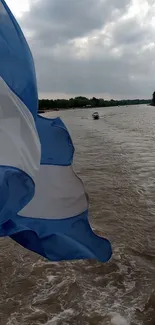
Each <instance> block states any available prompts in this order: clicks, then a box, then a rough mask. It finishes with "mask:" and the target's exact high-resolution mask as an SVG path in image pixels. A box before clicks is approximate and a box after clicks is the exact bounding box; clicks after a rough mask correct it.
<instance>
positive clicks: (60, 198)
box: [19, 165, 88, 219]
mask: <svg viewBox="0 0 155 325" xmlns="http://www.w3.org/2000/svg"><path fill="white" fill-rule="evenodd" d="M35 185H36V188H35V196H34V198H33V199H32V201H31V202H30V203H29V204H28V205H27V206H26V207H25V208H24V209H23V210H22V211H21V212H20V213H19V214H20V215H21V216H24V217H33V218H47V219H61V218H69V217H73V216H77V215H79V214H81V213H82V212H84V211H85V210H87V208H88V202H87V197H86V194H85V191H84V187H83V184H82V182H81V180H80V179H79V178H78V177H77V176H76V175H75V173H74V171H73V169H72V166H54V165H50V166H48V165H41V167H40V171H39V173H38V175H37V178H36V183H35Z"/></svg>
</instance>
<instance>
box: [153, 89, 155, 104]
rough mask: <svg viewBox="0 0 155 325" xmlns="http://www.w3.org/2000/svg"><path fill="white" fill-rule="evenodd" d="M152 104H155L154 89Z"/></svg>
mask: <svg viewBox="0 0 155 325" xmlns="http://www.w3.org/2000/svg"><path fill="white" fill-rule="evenodd" d="M152 105H153V106H155V91H154V93H153V95H152Z"/></svg>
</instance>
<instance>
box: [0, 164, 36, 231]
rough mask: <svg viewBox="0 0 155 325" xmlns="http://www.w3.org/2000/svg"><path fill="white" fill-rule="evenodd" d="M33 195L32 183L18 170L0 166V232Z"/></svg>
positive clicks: (29, 178)
mask: <svg viewBox="0 0 155 325" xmlns="http://www.w3.org/2000/svg"><path fill="white" fill-rule="evenodd" d="M33 195H34V182H33V180H32V179H31V177H29V176H28V175H27V174H26V173H24V172H23V171H21V170H20V169H17V168H14V167H9V166H0V231H2V228H1V227H2V224H5V223H6V222H7V221H8V220H10V219H11V218H14V216H15V215H16V214H17V213H18V212H19V211H20V210H21V209H23V208H24V207H25V205H27V203H28V202H29V201H30V200H31V199H32V197H33Z"/></svg>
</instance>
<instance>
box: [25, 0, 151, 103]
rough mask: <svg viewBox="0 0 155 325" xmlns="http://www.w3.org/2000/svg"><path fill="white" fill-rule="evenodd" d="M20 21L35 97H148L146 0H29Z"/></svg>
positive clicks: (148, 12)
mask: <svg viewBox="0 0 155 325" xmlns="http://www.w3.org/2000/svg"><path fill="white" fill-rule="evenodd" d="M20 24H21V26H22V28H23V29H24V32H25V34H26V36H27V39H28V42H29V44H30V47H31V49H32V52H33V55H34V59H35V64H36V71H37V78H38V87H39V93H40V97H48V98H50V97H51V98H52V97H70V96H77V95H86V96H89V97H90V96H97V97H103V98H104V97H105V98H150V97H151V94H152V92H153V91H154V90H155V3H154V1H152V0H30V11H29V12H27V13H25V14H24V15H23V16H22V18H21V19H20Z"/></svg>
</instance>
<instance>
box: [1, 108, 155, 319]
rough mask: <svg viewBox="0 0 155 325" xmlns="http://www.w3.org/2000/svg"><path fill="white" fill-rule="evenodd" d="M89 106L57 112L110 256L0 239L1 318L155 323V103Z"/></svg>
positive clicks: (93, 221)
mask: <svg viewBox="0 0 155 325" xmlns="http://www.w3.org/2000/svg"><path fill="white" fill-rule="evenodd" d="M92 112H93V110H91V109H89V110H75V111H62V112H58V114H59V115H60V116H61V117H62V119H63V121H64V122H65V123H66V124H67V126H68V128H69V131H70V133H71V135H72V138H73V141H74V144H75V147H76V153H75V159H74V168H75V170H76V171H77V173H78V175H79V176H80V177H81V178H82V179H83V181H84V184H85V188H86V190H87V192H88V194H89V198H90V222H91V225H92V227H93V229H94V230H95V231H96V232H97V233H99V234H103V235H104V236H107V237H108V238H109V239H110V240H111V243H112V246H113V257H112V259H111V261H110V262H109V263H107V264H105V265H104V264H102V263H99V262H96V261H77V262H63V263H52V262H48V261H46V260H45V259H43V258H40V257H39V256H37V255H36V254H34V253H31V252H29V251H26V250H24V249H23V248H22V247H20V246H18V245H17V244H14V243H13V242H12V241H11V240H9V239H0V261H1V264H0V325H40V324H43V325H129V324H130V325H137V324H143V325H155V108H153V107H149V106H130V107H117V108H116V107H115V108H101V109H99V113H100V117H101V118H100V120H97V121H93V120H92V117H91V115H92ZM48 116H49V117H53V113H49V114H48Z"/></svg>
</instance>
